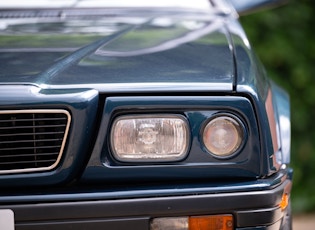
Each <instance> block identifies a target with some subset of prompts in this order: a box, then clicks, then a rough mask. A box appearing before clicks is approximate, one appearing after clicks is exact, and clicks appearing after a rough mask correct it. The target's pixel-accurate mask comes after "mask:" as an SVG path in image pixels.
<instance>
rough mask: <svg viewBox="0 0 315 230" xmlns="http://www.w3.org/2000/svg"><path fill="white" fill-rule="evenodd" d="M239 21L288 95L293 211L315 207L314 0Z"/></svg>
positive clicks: (295, 2) (293, 1)
mask: <svg viewBox="0 0 315 230" xmlns="http://www.w3.org/2000/svg"><path fill="white" fill-rule="evenodd" d="M240 20H241V23H242V25H243V26H244V28H245V31H246V32H247V34H248V36H249V39H250V41H251V44H252V46H253V47H254V50H255V52H256V53H257V55H258V57H259V58H260V59H261V61H262V62H263V63H264V64H265V67H266V69H267V72H268V73H269V75H270V77H271V78H272V79H273V80H274V81H275V82H277V83H278V84H279V85H281V86H283V87H284V88H285V89H286V90H287V91H288V92H289V94H290V98H291V122H292V146H291V147H292V155H291V162H292V167H293V168H294V185H293V192H292V205H293V211H294V212H295V213H300V212H315V1H314V0H291V1H290V2H289V3H288V4H287V5H285V6H282V7H280V8H276V9H272V10H265V11H261V12H257V13H255V14H250V15H246V16H242V17H241V18H240Z"/></svg>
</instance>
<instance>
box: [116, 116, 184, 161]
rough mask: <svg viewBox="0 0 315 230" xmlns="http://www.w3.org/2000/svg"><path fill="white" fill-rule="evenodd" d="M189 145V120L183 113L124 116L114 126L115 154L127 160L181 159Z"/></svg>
mask: <svg viewBox="0 0 315 230" xmlns="http://www.w3.org/2000/svg"><path fill="white" fill-rule="evenodd" d="M188 146H189V128H188V122H187V120H186V119H185V118H184V117H183V116H180V115H160V114H155V115H154V114H152V115H134V116H120V117H118V118H116V120H115V121H114V123H113V126H112V130H111V148H112V151H113V155H114V157H115V158H116V159H117V160H119V161H123V162H161V161H163V162H172V161H179V160H182V159H184V158H185V157H186V155H187V153H188Z"/></svg>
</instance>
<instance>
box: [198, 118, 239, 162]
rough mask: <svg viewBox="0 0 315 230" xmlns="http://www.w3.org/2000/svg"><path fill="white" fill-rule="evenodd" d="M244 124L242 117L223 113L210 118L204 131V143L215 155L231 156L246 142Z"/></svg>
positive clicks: (220, 156)
mask: <svg viewBox="0 0 315 230" xmlns="http://www.w3.org/2000/svg"><path fill="white" fill-rule="evenodd" d="M244 138H245V131H244V125H243V124H242V122H241V121H240V119H238V118H236V117H234V116H230V115H226V114H222V115H218V116H215V117H214V118H212V119H210V120H209V121H208V122H207V124H206V125H205V127H204V129H203V133H202V140H203V144H204V146H205V147H206V149H207V150H208V151H209V152H210V153H211V154H212V155H214V156H215V157H219V158H226V157H231V156H233V155H234V154H235V153H237V152H238V150H239V149H240V148H241V146H242V144H243V143H244Z"/></svg>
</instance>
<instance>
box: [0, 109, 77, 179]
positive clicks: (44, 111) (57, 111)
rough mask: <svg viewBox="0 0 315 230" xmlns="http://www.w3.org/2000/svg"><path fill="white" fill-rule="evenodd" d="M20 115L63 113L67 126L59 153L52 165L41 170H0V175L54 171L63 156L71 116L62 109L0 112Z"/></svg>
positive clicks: (0, 112)
mask: <svg viewBox="0 0 315 230" xmlns="http://www.w3.org/2000/svg"><path fill="white" fill-rule="evenodd" d="M22 113H47V114H48V113H54V114H55V113H63V114H65V115H66V116H67V124H66V128H65V132H64V136H63V140H62V143H61V146H60V151H59V154H58V157H57V160H56V161H55V163H54V164H52V165H51V166H49V167H41V168H26V169H12V170H0V175H3V174H16V173H27V172H41V171H49V170H52V169H54V168H55V167H56V166H57V165H58V164H59V162H60V160H61V157H62V155H63V150H64V147H65V144H66V139H67V136H68V133H69V129H70V123H71V115H70V113H69V112H68V111H67V110H63V109H35V110H33V109H32V110H31V109H30V110H3V111H0V114H22Z"/></svg>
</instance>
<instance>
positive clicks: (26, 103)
mask: <svg viewBox="0 0 315 230" xmlns="http://www.w3.org/2000/svg"><path fill="white" fill-rule="evenodd" d="M83 2H84V1H83ZM201 2H202V1H201ZM92 3H93V2H92ZM208 4H209V7H208V8H206V9H204V8H203V7H201V8H174V7H161V6H158V7H149V6H145V7H144V6H141V7H140V6H136V7H135V6H133V7H131V8H130V7H122V6H119V7H113V6H111V7H109V8H93V7H92V5H89V7H87V6H85V7H83V6H81V7H64V8H63V9H59V8H55V7H53V6H52V7H49V8H35V9H23V10H21V9H11V8H8V9H3V10H1V11H0V25H1V26H0V29H1V32H0V41H1V42H0V67H1V72H0V80H1V84H0V187H1V190H0V214H1V217H0V223H6V224H7V225H8V229H10V227H11V228H12V226H15V228H16V229H21V230H24V229H25V230H26V229H32V230H33V229H35V230H36V229H73V228H75V229H89V228H94V229H110V228H111V229H126V228H129V229H152V230H157V229H174V230H176V229H204V230H208V229H287V228H289V227H290V217H291V216H290V191H291V186H292V170H291V169H290V168H289V163H290V108H289V101H288V96H287V94H286V93H285V92H284V91H283V90H282V89H280V88H279V87H278V86H276V85H275V84H274V83H273V82H271V81H270V80H268V78H267V77H266V73H265V72H264V70H263V67H262V66H261V64H260V63H259V62H258V61H257V59H256V58H255V56H254V54H253V52H252V50H251V48H250V46H249V43H248V41H247V38H246V36H245V34H244V32H243V30H242V28H241V26H240V25H239V23H238V22H237V19H236V14H235V12H234V11H233V8H230V7H229V4H227V3H225V4H223V2H222V1H212V2H211V3H208Z"/></svg>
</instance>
